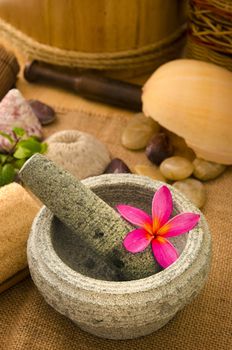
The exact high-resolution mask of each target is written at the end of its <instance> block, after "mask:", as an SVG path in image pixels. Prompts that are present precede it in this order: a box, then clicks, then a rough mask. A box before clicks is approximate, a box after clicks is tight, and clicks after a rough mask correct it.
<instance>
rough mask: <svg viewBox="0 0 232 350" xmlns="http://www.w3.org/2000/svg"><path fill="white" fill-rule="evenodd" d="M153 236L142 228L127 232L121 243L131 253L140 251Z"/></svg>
mask: <svg viewBox="0 0 232 350" xmlns="http://www.w3.org/2000/svg"><path fill="white" fill-rule="evenodd" d="M152 239H153V237H152V236H151V235H149V233H148V232H147V231H146V230H144V229H143V228H138V229H136V230H133V231H131V232H129V233H128V234H127V235H126V237H125V238H124V241H123V245H124V247H125V248H126V250H128V251H129V252H131V253H139V252H142V251H143V250H144V249H145V248H147V246H149V244H150V242H151V240H152Z"/></svg>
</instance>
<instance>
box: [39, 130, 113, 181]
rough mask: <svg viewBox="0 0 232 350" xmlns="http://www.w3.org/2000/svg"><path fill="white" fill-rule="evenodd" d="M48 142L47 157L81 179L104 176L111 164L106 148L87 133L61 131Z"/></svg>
mask: <svg viewBox="0 0 232 350" xmlns="http://www.w3.org/2000/svg"><path fill="white" fill-rule="evenodd" d="M46 142H47V144H48V151H47V154H46V156H47V157H48V158H49V159H51V160H52V161H54V162H55V163H56V164H57V165H60V166H61V167H63V168H64V169H65V170H68V171H69V172H70V173H71V174H73V175H74V176H76V177H78V178H79V179H85V178H87V177H89V176H94V175H100V174H102V173H103V172H104V170H105V168H106V167H107V165H108V164H109V162H110V153H109V151H108V149H107V148H106V146H105V145H104V144H103V143H101V142H100V141H99V140H97V139H96V138H95V137H94V136H92V135H90V134H87V133H85V132H81V131H78V130H64V131H60V132H57V133H55V134H53V135H52V136H50V137H49V138H48V139H47V140H46Z"/></svg>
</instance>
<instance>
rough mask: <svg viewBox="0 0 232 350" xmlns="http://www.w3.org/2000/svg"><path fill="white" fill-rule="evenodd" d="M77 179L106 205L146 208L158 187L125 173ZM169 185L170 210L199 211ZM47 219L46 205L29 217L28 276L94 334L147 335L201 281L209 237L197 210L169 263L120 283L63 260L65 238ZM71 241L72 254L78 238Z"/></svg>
mask: <svg viewBox="0 0 232 350" xmlns="http://www.w3.org/2000/svg"><path fill="white" fill-rule="evenodd" d="M83 183H84V184H85V185H86V186H89V187H90V189H91V190H93V191H94V192H95V193H96V194H97V195H98V196H100V197H101V198H102V199H104V200H105V201H106V202H108V203H109V204H110V205H112V206H115V204H118V203H121V202H128V203H131V204H133V205H135V206H139V207H142V208H143V209H144V210H147V211H148V207H150V201H151V199H152V197H153V194H154V191H156V190H157V188H158V187H159V186H160V183H159V182H155V181H152V180H149V179H148V178H145V177H140V176H136V175H131V174H121V175H102V176H98V177H93V178H89V179H86V180H84V181H83ZM169 188H170V190H171V191H172V194H173V198H174V208H175V213H177V212H182V211H190V212H199V211H198V210H197V209H196V208H195V206H193V205H192V204H191V203H190V202H189V201H187V200H186V199H185V197H183V195H182V194H181V193H180V192H179V191H177V190H175V189H174V188H173V187H169ZM135 194H136V195H135ZM199 213H200V212H199ZM53 221H54V218H53V215H52V214H51V212H50V211H49V210H48V209H47V208H43V209H42V210H41V212H40V214H39V215H38V216H37V218H36V220H35V221H34V224H33V227H32V231H31V234H30V238H29V242H28V262H29V267H30V271H31V275H32V278H33V280H34V282H35V284H36V285H37V287H38V289H39V290H40V292H41V293H42V295H43V296H44V298H45V300H46V301H47V302H48V303H49V304H50V305H51V306H53V307H54V308H55V309H56V310H57V311H59V312H60V313H62V314H64V315H66V316H67V317H69V318H70V319H71V320H73V321H74V322H75V323H76V324H77V325H78V326H79V327H80V328H82V329H83V330H85V331H87V332H90V333H92V334H95V335H97V336H99V337H104V338H111V339H129V338H136V337H140V336H143V335H146V334H150V333H151V332H153V331H155V330H157V329H159V328H160V327H162V326H163V325H165V324H166V323H167V322H168V321H169V320H170V319H171V318H172V317H173V316H174V315H175V314H176V313H177V312H178V311H179V310H180V309H182V308H183V307H184V306H185V305H186V304H187V303H189V302H190V301H191V300H192V299H193V298H194V297H195V296H196V295H197V294H198V292H199V291H200V290H201V288H202V287H203V285H204V283H205V281H206V278H207V274H208V271H209V267H210V255H211V253H210V252H211V239H210V234H209V230H208V226H207V223H206V221H205V218H204V216H203V215H202V214H201V220H200V222H199V225H198V226H197V227H196V228H194V229H193V230H192V231H191V232H189V233H188V235H187V236H186V235H182V236H186V237H185V239H186V240H187V241H186V244H184V246H183V245H182V243H180V242H181V241H178V242H176V245H177V246H178V245H179V247H180V246H181V245H182V248H181V249H182V254H181V255H180V257H179V259H178V260H177V261H176V262H175V263H174V264H173V265H171V266H170V267H169V268H167V269H165V270H164V271H162V272H160V273H157V274H154V275H153V276H150V277H147V278H145V279H141V280H140V279H138V280H135V281H124V282H114V281H101V280H99V279H97V278H98V277H99V276H98V275H96V278H89V277H88V276H86V275H89V268H88V267H87V269H86V274H82V273H80V271H79V268H80V267H79V266H77V265H78V264H76V263H75V261H76V260H75V258H73V261H72V258H71V261H70V259H69V262H68V263H67V256H68V255H69V250H67V251H66V248H67V247H68V246H69V244H68V243H67V240H69V236H68V235H67V236H66V235H65V234H64V235H63V236H60V235H61V234H62V232H63V230H62V227H60V228H57V229H55V231H54V227H53ZM182 236H179V237H178V239H180V240H181V237H182ZM59 240H60V241H61V242H63V244H61V242H60V243H59V242H58V241H59ZM73 244H74V245H76V251H77V253H78V247H79V243H78V240H75V241H74V243H73ZM57 245H59V249H57ZM55 249H56V250H55ZM86 252H88V250H87V249H86ZM80 253H81V252H80ZM81 254H82V253H81ZM70 255H72V254H70ZM137 258H138V257H137Z"/></svg>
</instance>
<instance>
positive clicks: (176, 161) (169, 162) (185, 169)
mask: <svg viewBox="0 0 232 350" xmlns="http://www.w3.org/2000/svg"><path fill="white" fill-rule="evenodd" d="M160 171H161V173H162V174H163V176H164V177H166V178H167V179H169V180H183V179H186V178H187V177H189V176H190V175H191V174H192V172H193V165H192V163H191V162H190V161H189V160H188V159H186V158H183V157H179V156H174V157H170V158H167V159H165V160H164V161H163V162H162V163H161V164H160Z"/></svg>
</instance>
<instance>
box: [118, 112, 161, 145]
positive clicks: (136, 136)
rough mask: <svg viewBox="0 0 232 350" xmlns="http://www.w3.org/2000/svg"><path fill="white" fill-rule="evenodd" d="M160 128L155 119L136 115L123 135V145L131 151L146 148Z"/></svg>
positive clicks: (141, 114) (140, 114)
mask: <svg viewBox="0 0 232 350" xmlns="http://www.w3.org/2000/svg"><path fill="white" fill-rule="evenodd" d="M159 128H160V127H159V124H158V123H156V122H155V121H154V120H153V119H151V118H148V117H145V115H144V114H143V113H139V114H136V115H135V116H134V117H133V119H131V120H130V121H129V123H128V124H127V126H126V128H125V130H124V131H123V133H122V137H121V142H122V145H123V146H124V147H126V148H128V149H131V150H137V149H142V148H145V147H146V146H147V144H148V142H149V140H150V138H151V137H152V135H153V134H154V133H156V132H158V131H159Z"/></svg>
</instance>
